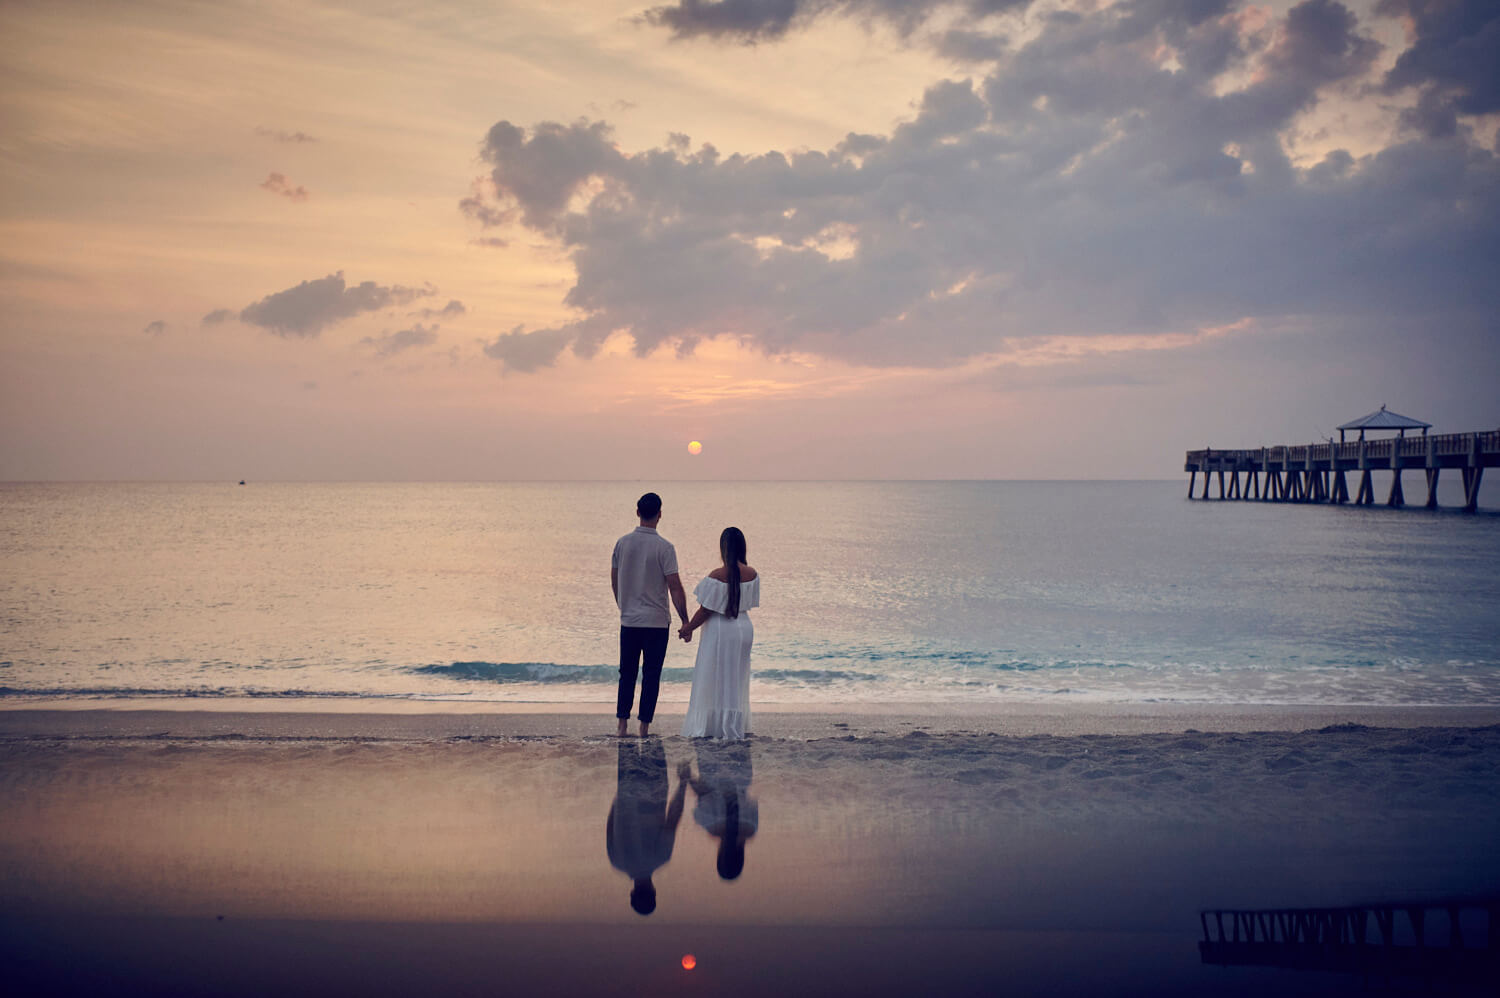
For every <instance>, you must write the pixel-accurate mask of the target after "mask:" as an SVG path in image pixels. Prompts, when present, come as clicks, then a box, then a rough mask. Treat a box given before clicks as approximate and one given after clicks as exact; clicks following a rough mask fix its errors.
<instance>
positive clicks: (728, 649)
mask: <svg viewBox="0 0 1500 998" xmlns="http://www.w3.org/2000/svg"><path fill="white" fill-rule="evenodd" d="M719 555H720V557H722V558H723V560H724V564H723V565H721V566H720V567H719V568H716V569H714V570H713V571H712V572H710V573H709V574H708V577H707V578H706V579H704V580H703V581H702V582H700V583H698V587H697V588H696V589H694V590H693V595H694V596H696V597H698V603H699V607H698V612H697V613H695V614H693V619H692V620H689V621H688V622H687V623H686V624H684V625H683V626H682V629H681V630H680V631H678V632H677V636H678V637H680V638H682V640H684V641H691V640H692V639H693V631H695V630H697V629H698V628H700V627H701V628H703V635H702V637H701V638H700V639H699V642H698V661H697V664H696V665H694V667H693V692H692V695H691V697H690V698H689V699H688V711H687V719H686V720H685V721H683V723H682V733H683V734H684V735H686V736H687V737H689V738H705V737H706V738H744V737H745V735H746V733H748V732H749V730H750V646H751V644H753V643H754V641H755V627H754V626H753V625H752V624H751V623H750V616H749V614H748V612H747V611H749V610H751V609H753V608H755V607H757V606H760V576H759V575H758V574H757V573H756V571H755V569H753V568H751V567H750V566H749V565H747V564H746V563H745V535H744V534H743V533H741V532H740V530H739V528H738V527H726V528H725V529H724V532H723V533H722V534H720V535H719Z"/></svg>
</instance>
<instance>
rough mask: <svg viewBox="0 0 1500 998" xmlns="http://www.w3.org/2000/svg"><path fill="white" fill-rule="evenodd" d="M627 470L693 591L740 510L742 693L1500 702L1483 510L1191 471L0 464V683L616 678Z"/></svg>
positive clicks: (195, 689)
mask: <svg viewBox="0 0 1500 998" xmlns="http://www.w3.org/2000/svg"><path fill="white" fill-rule="evenodd" d="M648 489H654V490H655V491H657V492H659V493H660V494H661V495H662V497H663V500H664V503H665V507H664V516H663V519H662V523H661V527H660V529H661V532H662V534H663V535H664V536H666V537H667V538H668V539H670V540H671V541H672V542H673V543H674V544H675V545H676V547H677V552H678V559H679V562H680V564H681V566H682V575H683V580H684V583H685V586H686V588H687V589H688V591H689V594H690V595H689V600H690V605H691V590H692V588H693V585H694V584H695V583H696V582H697V580H698V579H699V578H701V577H702V576H703V575H705V574H706V573H707V572H708V571H709V570H710V569H712V568H714V567H715V566H716V565H717V563H718V556H717V541H718V535H719V532H720V530H721V529H722V528H723V527H725V526H728V525H734V526H738V527H740V528H741V529H742V530H744V531H745V534H746V536H747V538H748V541H749V560H750V562H751V563H752V564H753V565H755V566H756V568H757V569H758V570H759V571H760V573H761V575H762V578H763V579H764V582H763V583H762V605H761V607H760V608H759V609H758V610H756V611H755V613H754V615H753V616H754V621H755V627H756V644H755V651H754V656H753V677H754V678H753V681H752V686H751V696H752V700H753V702H755V703H759V704H767V705H769V704H779V705H820V704H860V703H872V704H873V703H891V704H933V705H941V704H943V703H957V702H962V703H970V704H973V703H977V704H985V703H993V704H997V705H998V704H1003V703H1005V702H1012V701H1045V702H1049V703H1054V704H1062V703H1067V702H1104V703H1165V702H1176V703H1205V704H1222V703H1247V704H1324V705H1335V704H1370V705H1392V704H1463V705H1475V704H1491V705H1492V704H1500V516H1497V515H1495V514H1494V513H1493V512H1486V511H1481V512H1480V513H1479V514H1476V515H1465V514H1462V513H1459V512H1455V511H1452V510H1440V511H1436V512H1429V511H1425V510H1413V509H1407V510H1389V509H1385V508H1382V507H1376V508H1351V507H1328V506H1296V505H1279V504H1260V503H1254V502H1233V501H1230V502H1213V501H1210V502H1202V501H1190V500H1188V499H1187V498H1185V494H1186V483H1185V481H1184V482H1176V481H1174V482H838V483H804V482H790V483H778V482H748V483H702V482H677V483H673V482H659V483H658V482H599V483H510V484H452V483H433V484H400V483H389V484H342V483H341V484H274V483H271V484H268V483H259V482H252V483H250V484H247V485H244V486H240V485H235V484H229V483H223V484H219V483H212V484H5V485H0V624H3V626H0V703H9V704H11V705H18V704H20V703H33V702H35V703H40V702H42V701H44V700H59V699H62V700H80V701H83V700H87V701H103V703H100V704H99V705H101V706H107V705H109V702H113V701H119V700H121V699H151V698H165V697H174V698H175V697H192V698H198V699H200V700H202V701H203V702H204V705H205V706H212V705H214V703H215V702H222V703H224V704H226V705H227V704H232V703H234V702H235V701H236V700H237V699H238V698H243V697H256V698H266V697H274V698H282V699H285V700H286V701H287V703H288V705H289V706H290V705H292V704H293V703H303V702H305V703H311V704H313V705H314V707H315V706H316V705H317V704H318V703H320V702H323V703H326V702H327V698H363V699H368V700H370V701H371V702H372V704H374V703H375V702H376V701H387V702H388V701H391V700H404V701H464V702H483V701H493V702H521V701H524V702H532V703H558V704H578V703H582V702H594V703H605V702H608V701H610V700H611V698H612V696H613V684H614V681H615V676H616V668H615V664H614V662H615V656H616V640H617V625H618V620H617V616H616V612H615V608H614V605H613V602H612V599H611V595H610V587H609V559H610V551H611V548H612V546H613V543H614V541H615V539H616V538H617V537H618V536H619V535H621V534H623V533H625V532H626V531H628V530H630V529H631V528H632V527H633V526H634V524H635V519H634V515H633V510H634V503H635V499H636V497H637V496H638V495H639V494H640V493H642V492H644V491H647V490H648ZM693 650H694V649H693V648H692V647H690V646H685V645H683V644H682V643H680V642H677V641H675V640H674V642H673V644H672V647H671V648H670V650H669V652H668V657H667V667H666V671H665V674H664V682H663V691H662V701H663V703H665V704H668V705H670V704H674V703H685V702H686V699H687V694H688V687H689V682H690V678H691V669H692V662H693Z"/></svg>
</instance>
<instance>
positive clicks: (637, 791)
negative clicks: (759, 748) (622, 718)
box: [604, 738, 760, 915]
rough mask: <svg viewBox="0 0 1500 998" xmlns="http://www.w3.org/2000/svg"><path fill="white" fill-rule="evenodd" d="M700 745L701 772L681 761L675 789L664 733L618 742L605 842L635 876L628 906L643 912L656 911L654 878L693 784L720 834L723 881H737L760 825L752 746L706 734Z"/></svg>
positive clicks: (702, 816) (712, 830)
mask: <svg viewBox="0 0 1500 998" xmlns="http://www.w3.org/2000/svg"><path fill="white" fill-rule="evenodd" d="M697 749H698V774H697V776H694V775H693V767H692V764H691V763H688V762H683V763H681V764H680V765H679V766H678V767H677V790H676V792H675V793H671V794H669V793H668V790H669V784H670V782H671V781H670V780H669V779H668V777H667V753H666V747H665V746H663V745H662V742H661V739H659V738H647V739H643V740H641V741H628V742H621V743H620V745H619V753H618V760H619V765H618V769H617V789H616V792H615V800H614V803H613V804H612V805H610V809H609V821H608V825H607V827H606V829H605V834H604V845H605V850H606V851H607V852H608V853H609V862H610V864H611V865H612V866H614V868H615V869H617V870H619V871H621V872H622V873H624V874H625V875H626V876H628V877H629V878H630V879H631V882H632V884H633V886H632V887H631V889H630V907H632V908H634V909H635V910H636V911H638V912H640V913H641V914H642V915H649V914H651V913H652V912H653V911H655V910H656V885H655V884H653V883H652V882H651V877H652V876H653V875H654V874H655V873H656V871H657V870H658V869H660V868H661V867H663V866H665V865H666V864H667V862H668V860H670V859H671V858H672V847H673V846H674V845H675V843H676V840H677V825H678V822H680V821H681V820H682V811H683V807H684V804H685V803H686V798H687V788H688V787H689V786H691V787H692V788H693V793H694V794H695V795H696V796H697V798H698V801H697V804H696V806H694V808H693V820H694V821H696V822H697V823H698V824H699V825H701V826H702V827H703V829H704V830H705V831H707V832H708V833H709V834H710V835H712V836H713V837H714V838H716V839H718V840H719V850H718V858H717V861H716V866H717V867H718V871H719V876H720V877H722V878H724V879H725V880H734V879H735V878H736V877H738V876H739V875H740V873H741V872H742V871H743V870H744V868H745V842H746V841H747V840H748V839H749V838H750V837H751V836H753V835H754V834H755V832H756V829H757V828H758V826H759V822H760V805H759V803H758V802H757V801H755V800H752V799H751V798H750V781H751V779H752V771H751V765H750V746H749V745H748V744H746V743H744V742H713V741H702V742H699V743H698V745H697ZM669 798H670V799H669Z"/></svg>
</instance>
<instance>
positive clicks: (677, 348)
mask: <svg viewBox="0 0 1500 998" xmlns="http://www.w3.org/2000/svg"><path fill="white" fill-rule="evenodd" d="M0 39H3V41H0V73H3V80H4V83H3V85H0V115H3V128H0V190H3V191H4V192H5V193H4V197H3V200H0V227H3V238H0V478H3V479H12V480H14V479H158V478H159V479H238V478H254V479H259V480H266V479H293V480H296V479H465V480H488V479H537V478H543V479H596V478H597V479H606V478H770V479H775V478H1165V477H1176V476H1178V475H1180V474H1181V470H1180V469H1181V459H1182V452H1183V451H1184V450H1185V449H1187V448H1190V447H1201V446H1204V445H1212V446H1217V447H1233V446H1258V445H1261V444H1270V443H1298V442H1307V441H1310V440H1313V439H1317V438H1321V437H1326V436H1328V435H1329V434H1331V433H1332V432H1334V430H1333V428H1334V427H1335V426H1336V425H1337V424H1338V423H1340V422H1343V421H1345V420H1349V419H1352V418H1355V417H1357V416H1360V415H1363V414H1365V413H1367V412H1369V411H1370V410H1372V409H1375V408H1376V407H1377V406H1379V405H1380V404H1382V403H1385V404H1387V405H1389V407H1390V408H1392V409H1394V410H1396V411H1398V412H1402V413H1406V414H1408V415H1411V416H1415V417H1417V418H1420V419H1424V420H1427V421H1428V422H1431V423H1433V424H1434V426H1435V431H1436V432H1443V431H1458V430H1474V429H1485V428H1494V427H1496V426H1497V425H1500V390H1497V385H1500V307H1497V306H1500V280H1497V278H1496V276H1495V275H1496V274H1497V273H1500V160H1497V125H1500V5H1496V4H1495V3H1494V2H1493V0H1379V2H1367V3H1340V2H1336V0H1306V2H1302V3H1298V4H1289V3H1271V4H1251V3H1239V2H1234V0H1121V2H1116V3H1112V4H1110V3H1091V2H1083V3H1078V2H1052V0H1039V2H1034V3H1032V2H1027V0H960V2H954V3H935V2H926V0H911V2H900V3H898V2H896V0H727V2H722V3H716V2H681V3H677V4H670V5H666V6H657V7H649V6H647V5H645V4H643V3H642V2H640V0H636V2H629V0H620V2H614V0H598V2H589V3H584V2H571V3H570V2H561V3H548V4H508V3H503V2H501V3H496V2H488V0H487V2H446V0H437V2H431V3H424V4H420V5H408V4H398V3H395V2H386V0H359V2H355V0H348V2H342V3H340V2H326V0H311V2H306V0H298V2H287V3H264V2H254V3H251V2H238V0H226V2H220V3H215V4H199V3H190V2H151V0H141V2H132V3H129V4H106V5H97V4H83V3H78V2H74V0H55V2H50V3H46V4H7V5H4V6H3V7H0ZM690 440H701V441H702V442H703V445H704V446H703V452H702V454H700V455H697V456H693V455H690V454H689V453H688V451H687V443H688V441H690Z"/></svg>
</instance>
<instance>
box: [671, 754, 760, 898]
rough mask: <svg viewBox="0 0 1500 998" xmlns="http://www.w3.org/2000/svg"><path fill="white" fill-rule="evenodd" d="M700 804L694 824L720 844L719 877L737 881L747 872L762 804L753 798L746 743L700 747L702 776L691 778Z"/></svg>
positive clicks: (699, 773) (700, 772)
mask: <svg viewBox="0 0 1500 998" xmlns="http://www.w3.org/2000/svg"><path fill="white" fill-rule="evenodd" d="M688 779H689V780H690V781H691V782H692V785H693V793H695V794H697V796H698V804H697V806H696V807H694V808H693V820H694V821H696V822H697V823H698V824H699V825H702V826H703V829H704V830H705V831H707V832H708V834H710V835H712V836H713V837H714V838H716V839H718V840H719V855H718V861H717V865H718V868H719V876H721V877H723V878H724V879H725V880H733V879H735V878H736V877H738V876H739V875H740V873H741V872H742V871H743V870H744V869H745V843H746V841H748V840H749V839H750V837H751V836H753V835H754V834H755V832H756V830H757V829H758V828H759V827H760V802H759V801H757V800H754V799H753V798H751V796H750V780H751V779H752V773H751V768H750V746H749V745H748V744H746V743H745V742H729V743H719V742H709V741H703V742H699V743H698V776H697V778H696V779H694V778H692V777H691V776H689V777H688Z"/></svg>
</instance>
